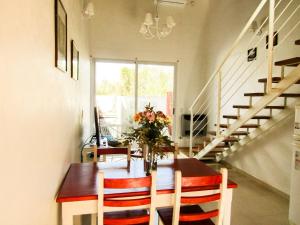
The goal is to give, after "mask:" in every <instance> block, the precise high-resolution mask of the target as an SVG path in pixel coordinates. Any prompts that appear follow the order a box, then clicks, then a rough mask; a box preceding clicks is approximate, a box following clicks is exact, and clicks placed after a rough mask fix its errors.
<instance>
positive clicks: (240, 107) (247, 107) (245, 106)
mask: <svg viewBox="0 0 300 225" xmlns="http://www.w3.org/2000/svg"><path fill="white" fill-rule="evenodd" d="M232 107H233V108H234V109H250V108H251V107H250V106H249V105H233V106H232Z"/></svg>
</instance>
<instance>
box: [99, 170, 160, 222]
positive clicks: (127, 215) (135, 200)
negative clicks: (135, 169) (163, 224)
mask: <svg viewBox="0 0 300 225" xmlns="http://www.w3.org/2000/svg"><path fill="white" fill-rule="evenodd" d="M98 182H99V188H98V225H106V224H107V225H109V224H112V225H126V224H139V225H146V224H150V225H153V224H154V217H155V201H156V172H155V171H153V172H152V174H151V176H147V177H141V178H117V179H115V178H113V179H111V178H109V179H108V178H104V174H103V172H99V174H98ZM131 188H147V189H150V192H149V195H147V196H132V197H130V198H126V199H124V198H123V199H122V198H114V197H113V196H112V197H105V195H104V189H131ZM111 207H114V211H116V212H105V211H106V209H107V208H110V210H111Z"/></svg>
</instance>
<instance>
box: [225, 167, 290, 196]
mask: <svg viewBox="0 0 300 225" xmlns="http://www.w3.org/2000/svg"><path fill="white" fill-rule="evenodd" d="M221 163H222V164H225V165H226V166H229V167H231V168H234V169H235V170H237V171H239V172H240V173H241V174H243V175H245V176H247V177H249V178H251V179H253V180H255V182H257V183H259V184H260V185H262V186H264V187H266V188H268V189H269V190H271V191H273V192H275V193H276V194H278V195H280V196H281V197H283V198H285V199H287V200H289V199H290V196H289V195H288V194H286V193H284V192H282V191H280V190H278V189H277V188H275V187H273V186H271V185H270V184H267V183H265V182H263V181H261V180H259V179H258V178H256V177H254V176H252V175H250V174H249V173H247V172H245V171H244V170H241V169H239V168H237V167H235V166H233V165H231V164H230V163H228V162H226V161H222V162H221Z"/></svg>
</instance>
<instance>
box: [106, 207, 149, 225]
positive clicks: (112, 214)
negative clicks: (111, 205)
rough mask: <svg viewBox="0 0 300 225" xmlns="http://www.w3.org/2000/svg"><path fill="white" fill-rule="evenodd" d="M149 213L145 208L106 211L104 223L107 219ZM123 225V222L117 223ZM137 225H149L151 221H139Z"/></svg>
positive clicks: (132, 216)
mask: <svg viewBox="0 0 300 225" xmlns="http://www.w3.org/2000/svg"><path fill="white" fill-rule="evenodd" d="M144 215H149V213H148V212H147V210H146V209H144V210H124V211H117V212H106V213H104V224H105V219H106V218H107V219H108V218H109V219H119V218H134V217H139V216H144ZM116 225H121V224H116ZM137 225H149V223H139V224H137Z"/></svg>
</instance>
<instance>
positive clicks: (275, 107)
mask: <svg viewBox="0 0 300 225" xmlns="http://www.w3.org/2000/svg"><path fill="white" fill-rule="evenodd" d="M233 108H235V109H250V108H251V107H250V106H249V105H233ZM284 108H285V106H281V105H267V106H266V107H265V109H284Z"/></svg>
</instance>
